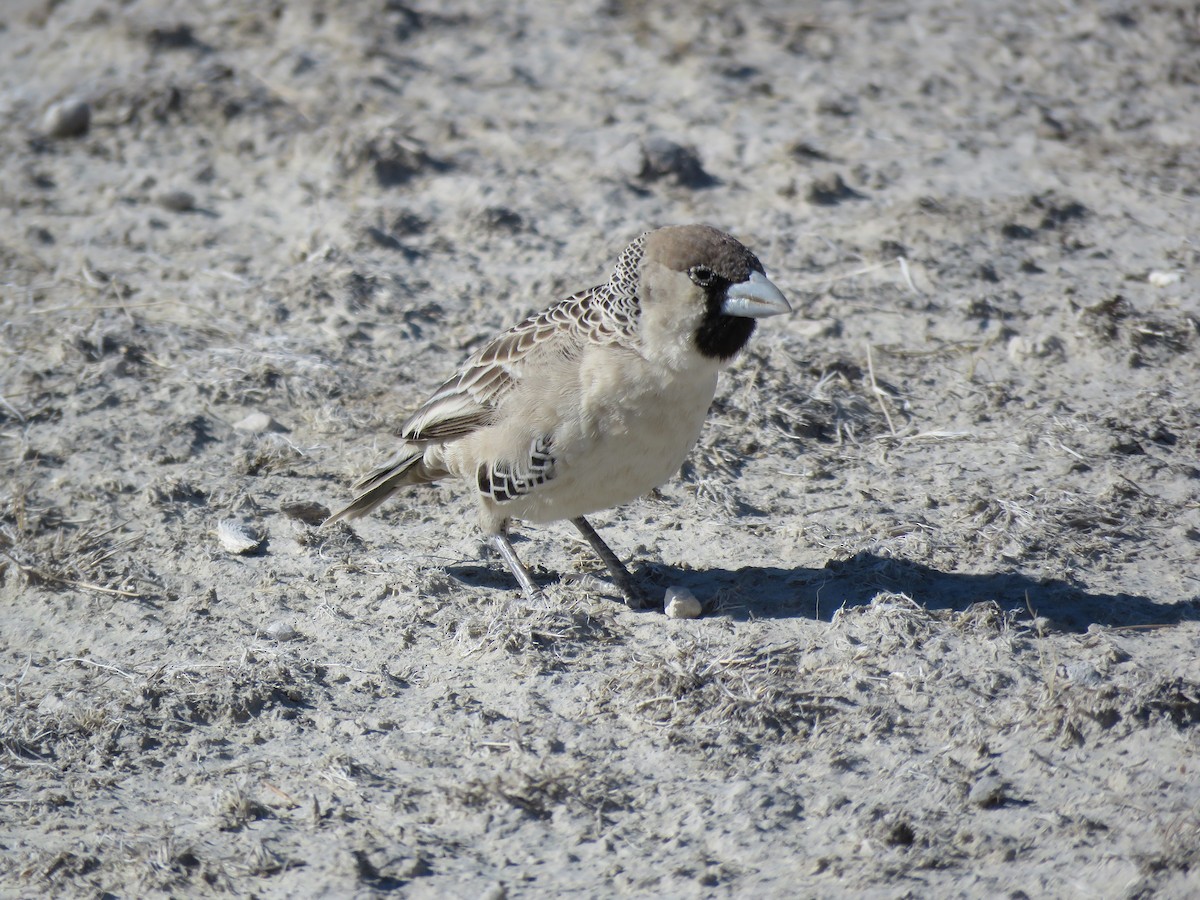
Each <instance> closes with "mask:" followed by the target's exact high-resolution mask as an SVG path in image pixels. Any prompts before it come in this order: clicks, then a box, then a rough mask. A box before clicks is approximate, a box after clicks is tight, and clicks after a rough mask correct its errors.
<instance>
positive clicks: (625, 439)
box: [499, 363, 719, 522]
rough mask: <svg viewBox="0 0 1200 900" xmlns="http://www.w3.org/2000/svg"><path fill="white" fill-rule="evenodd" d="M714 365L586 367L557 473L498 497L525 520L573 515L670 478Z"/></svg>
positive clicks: (700, 416) (700, 421) (713, 381)
mask: <svg viewBox="0 0 1200 900" xmlns="http://www.w3.org/2000/svg"><path fill="white" fill-rule="evenodd" d="M718 370H719V366H718V365H717V364H715V363H713V364H706V365H703V366H700V367H697V368H692V369H690V370H689V371H688V372H686V373H672V372H666V371H656V370H654V369H651V368H650V367H648V366H644V365H638V366H630V367H621V368H620V369H617V370H613V369H612V367H606V368H605V369H603V370H602V371H601V372H599V373H592V372H588V371H587V370H586V367H585V373H584V382H583V383H584V384H585V385H587V387H586V388H585V391H584V396H583V404H582V410H583V415H582V416H579V417H578V421H575V422H572V421H570V419H569V418H567V419H566V421H564V422H563V424H562V425H561V426H560V428H559V429H558V430H557V433H556V437H555V447H554V456H555V465H554V477H553V478H552V479H550V480H549V481H548V482H546V483H545V484H544V485H541V486H539V487H538V488H537V489H536V490H534V491H532V492H531V493H530V494H528V495H526V496H524V497H519V498H516V499H514V500H512V501H509V502H507V503H504V504H500V505H499V509H500V510H502V511H503V512H504V514H505V515H507V516H513V517H516V518H519V519H524V520H526V521H529V522H550V521H554V520H556V519H571V518H575V517H576V516H583V515H587V514H588V513H592V512H596V511H597V510H601V509H607V508H608V507H611V506H619V505H620V504H622V503H628V502H629V501H631V500H634V499H636V498H638V497H640V496H642V495H643V494H646V493H648V492H649V491H651V490H653V489H654V488H656V487H658V486H659V485H660V484H663V483H664V482H666V481H667V480H669V479H670V478H672V477H673V476H674V475H675V474H676V473H677V472H678V471H679V467H680V466H682V465H683V461H684V459H685V458H686V457H687V454H688V452H689V451H690V450H691V449H692V447H693V446H695V444H696V439H697V438H698V437H699V436H700V429H701V428H702V427H703V425H704V419H705V417H706V416H707V414H708V408H709V406H710V405H711V404H712V399H713V393H714V392H715V390H716V386H717V373H718Z"/></svg>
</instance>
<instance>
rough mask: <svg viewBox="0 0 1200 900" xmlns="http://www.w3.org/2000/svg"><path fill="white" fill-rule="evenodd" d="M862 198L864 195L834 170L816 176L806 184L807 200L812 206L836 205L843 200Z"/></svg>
mask: <svg viewBox="0 0 1200 900" xmlns="http://www.w3.org/2000/svg"><path fill="white" fill-rule="evenodd" d="M862 199H865V195H863V194H860V193H859V192H858V191H856V190H854V188H852V187H850V185H848V184H846V182H845V180H844V179H843V178H842V176H841V175H838V174H837V173H836V172H834V173H832V174H830V175H827V176H826V177H824V178H816V179H814V180H813V182H812V184H810V185H809V186H808V202H809V203H811V204H813V205H814V206H837V205H838V204H839V203H841V202H842V201H843V200H862Z"/></svg>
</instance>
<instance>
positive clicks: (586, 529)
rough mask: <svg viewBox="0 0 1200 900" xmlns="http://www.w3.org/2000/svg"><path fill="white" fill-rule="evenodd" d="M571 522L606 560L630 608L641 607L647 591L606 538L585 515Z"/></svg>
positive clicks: (598, 554) (601, 557)
mask: <svg viewBox="0 0 1200 900" xmlns="http://www.w3.org/2000/svg"><path fill="white" fill-rule="evenodd" d="M571 524H572V525H574V526H575V527H576V528H578V529H579V533H580V534H582V535H583V539H584V540H585V541H587V542H588V544H589V545H591V548H592V549H593V550H595V551H596V555H597V556H599V557H600V559H602V560H603V561H604V565H605V566H607V567H608V571H609V574H610V575H612V579H613V581H614V582H616V585H617V588H618V589H619V590H620V591H621V593H622V594H624V595H625V605H626V606H628V607H629V608H630V609H641V608H642V605H643V603H644V601H645V599H646V596H645V593H644V592H643V591H642V590H641V588H639V587H638V586H637V584H635V583H634V580H633V576H632V575H630V574H629V570H628V569H627V568H625V564H624V563H622V562H621V561H620V560H619V559H617V554H615V553H613V552H612V550H611V549H610V548H609V546H608V544H606V543H604V539H603V538H601V537H600V535H598V534H596V529H595V528H593V527H592V526H591V525H590V524H589V523H588V520H587V519H585V518H584V517H583V516H579V517H578V518H576V519H572V520H571Z"/></svg>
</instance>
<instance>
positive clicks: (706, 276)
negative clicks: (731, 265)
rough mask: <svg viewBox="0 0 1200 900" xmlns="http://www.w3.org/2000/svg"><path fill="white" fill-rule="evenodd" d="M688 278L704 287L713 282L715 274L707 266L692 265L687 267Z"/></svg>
mask: <svg viewBox="0 0 1200 900" xmlns="http://www.w3.org/2000/svg"><path fill="white" fill-rule="evenodd" d="M688 278H690V279H692V281H694V282H695V283H696V284H698V285H700V287H703V288H706V287H708V286H709V285H710V284H712V283H713V279H714V278H716V274H715V273H714V272H713V270H712V269H710V268H709V267H708V266H692V267H691V268H690V269H688Z"/></svg>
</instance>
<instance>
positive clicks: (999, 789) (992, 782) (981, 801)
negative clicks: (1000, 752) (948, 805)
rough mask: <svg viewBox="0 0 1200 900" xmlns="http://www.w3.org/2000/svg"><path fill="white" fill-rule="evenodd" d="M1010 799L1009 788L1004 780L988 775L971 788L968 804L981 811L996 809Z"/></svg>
mask: <svg viewBox="0 0 1200 900" xmlns="http://www.w3.org/2000/svg"><path fill="white" fill-rule="evenodd" d="M1007 799H1008V792H1007V787H1006V785H1005V784H1004V779H1003V778H998V777H997V776H995V775H988V776H985V777H983V778H980V779H979V780H978V781H977V782H975V784H973V785H972V786H971V791H970V793H969V794H967V802H968V803H970V804H971V805H972V806H978V807H979V808H980V809H994V808H995V807H997V806H1000V805H1001V804H1003V803H1004V801H1005V800H1007Z"/></svg>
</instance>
